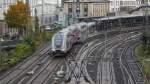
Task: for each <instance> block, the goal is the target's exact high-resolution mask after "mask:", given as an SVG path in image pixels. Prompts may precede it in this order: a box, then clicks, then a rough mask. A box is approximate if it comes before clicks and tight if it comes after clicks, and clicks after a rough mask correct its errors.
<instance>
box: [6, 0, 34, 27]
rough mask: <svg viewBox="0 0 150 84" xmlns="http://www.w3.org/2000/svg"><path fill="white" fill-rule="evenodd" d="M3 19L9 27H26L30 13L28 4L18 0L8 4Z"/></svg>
mask: <svg viewBox="0 0 150 84" xmlns="http://www.w3.org/2000/svg"><path fill="white" fill-rule="evenodd" d="M4 16H5V21H6V23H7V24H8V26H9V27H11V28H26V27H27V24H28V21H29V18H30V17H31V14H30V12H29V5H28V4H27V3H23V2H22V1H18V2H17V4H14V5H10V6H9V8H8V10H7V12H5V13H4Z"/></svg>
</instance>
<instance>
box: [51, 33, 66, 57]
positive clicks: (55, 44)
mask: <svg viewBox="0 0 150 84" xmlns="http://www.w3.org/2000/svg"><path fill="white" fill-rule="evenodd" d="M51 50H52V54H53V55H54V56H62V55H64V54H65V48H64V35H63V33H62V32H58V33H57V34H55V35H54V36H53V38H52V49H51Z"/></svg>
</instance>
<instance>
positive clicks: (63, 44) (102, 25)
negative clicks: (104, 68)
mask: <svg viewBox="0 0 150 84" xmlns="http://www.w3.org/2000/svg"><path fill="white" fill-rule="evenodd" d="M146 21H147V22H146ZM146 23H147V24H148V25H150V16H148V17H147V20H146V18H145V16H143V15H127V16H114V17H105V18H101V19H95V20H94V21H92V22H85V21H82V22H80V23H77V24H73V25H71V26H68V27H67V28H64V29H62V30H60V31H58V32H57V33H56V34H55V35H54V36H53V37H52V41H51V45H52V48H51V50H52V53H53V55H55V56H57V55H58V56H61V54H66V53H67V52H68V51H69V50H70V49H71V48H72V46H73V45H74V44H75V43H77V42H82V43H84V42H85V40H86V39H87V38H88V35H89V34H91V33H94V32H95V31H96V32H100V31H102V32H103V31H113V30H115V31H116V30H117V31H122V30H124V31H128V30H134V29H135V30H136V29H144V28H143V27H144V26H145V25H146Z"/></svg>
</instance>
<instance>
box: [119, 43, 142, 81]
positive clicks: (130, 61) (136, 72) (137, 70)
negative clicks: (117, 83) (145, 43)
mask: <svg viewBox="0 0 150 84" xmlns="http://www.w3.org/2000/svg"><path fill="white" fill-rule="evenodd" d="M134 44H136V42H132V43H130V44H129V45H126V46H127V47H125V48H123V50H122V54H121V61H122V64H123V66H124V67H123V69H124V72H125V73H127V75H126V76H127V77H126V78H130V79H126V80H127V81H128V82H127V83H126V84H145V83H144V80H145V78H144V74H143V72H142V71H141V67H140V66H139V65H138V63H137V62H136V59H135V58H134V55H133V52H132V51H133V47H134V46H133V45H134Z"/></svg>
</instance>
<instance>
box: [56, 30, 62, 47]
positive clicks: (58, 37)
mask: <svg viewBox="0 0 150 84" xmlns="http://www.w3.org/2000/svg"><path fill="white" fill-rule="evenodd" d="M54 41H55V42H54V43H55V46H56V47H61V46H62V43H63V33H61V32H60V33H58V34H57V35H56V36H55V39H54Z"/></svg>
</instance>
